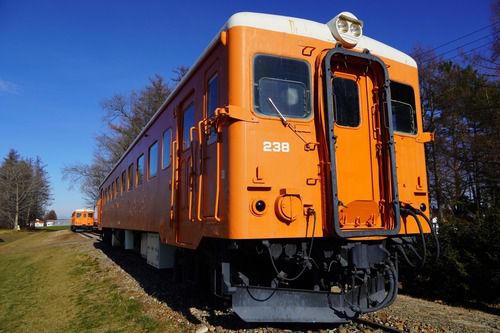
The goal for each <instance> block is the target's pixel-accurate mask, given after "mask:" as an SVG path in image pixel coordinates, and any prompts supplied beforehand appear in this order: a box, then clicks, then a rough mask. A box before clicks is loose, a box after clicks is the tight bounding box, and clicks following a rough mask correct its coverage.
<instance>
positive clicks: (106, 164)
mask: <svg viewBox="0 0 500 333" xmlns="http://www.w3.org/2000/svg"><path fill="white" fill-rule="evenodd" d="M187 72H188V68H187V67H185V66H180V67H178V68H176V69H175V70H174V74H175V76H174V78H173V79H172V80H171V81H172V82H173V83H172V84H169V83H167V82H165V80H164V79H163V78H162V77H161V76H160V75H155V76H154V77H153V78H151V79H150V82H149V84H148V85H147V86H146V87H145V88H144V89H142V90H141V91H139V92H135V91H133V92H131V93H130V94H128V95H115V96H113V97H111V98H109V99H107V100H105V101H104V102H103V103H102V105H101V106H102V109H103V110H104V112H105V113H104V117H103V121H104V123H105V125H106V130H105V131H104V132H103V133H101V134H99V135H98V136H97V137H96V149H95V151H94V154H93V159H92V162H91V163H89V164H71V165H67V166H65V167H64V168H63V170H62V171H63V179H64V180H68V181H70V183H71V185H70V187H73V185H74V184H79V185H80V190H81V191H82V195H83V197H84V199H85V201H86V202H87V204H89V205H91V206H94V205H95V203H96V201H97V198H98V197H99V185H100V184H101V182H102V181H103V180H104V178H105V177H106V175H107V174H108V173H109V172H110V171H111V170H112V168H113V166H114V165H115V164H116V163H117V162H118V160H119V159H120V158H121V156H122V155H123V154H124V153H125V151H126V150H127V149H128V147H129V146H130V145H131V144H132V142H133V141H134V139H135V138H136V137H137V136H138V135H139V133H140V132H141V131H142V129H143V128H144V126H146V124H147V123H148V122H149V120H150V119H151V117H153V115H154V114H155V113H156V112H157V111H158V109H159V108H160V107H161V105H162V104H163V103H164V102H165V100H166V99H167V97H168V96H169V95H170V94H171V92H172V91H173V87H174V85H176V84H178V83H179V82H180V80H181V79H182V77H183V76H184V75H185V74H186V73H187Z"/></svg>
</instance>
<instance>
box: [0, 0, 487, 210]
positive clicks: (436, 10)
mask: <svg viewBox="0 0 500 333" xmlns="http://www.w3.org/2000/svg"><path fill="white" fill-rule="evenodd" d="M344 10H347V11H351V12H352V13H354V14H355V15H356V16H357V17H358V18H360V19H361V20H363V21H364V23H365V27H364V33H365V34H366V35H368V36H370V37H372V38H375V39H378V40H380V41H382V42H384V43H386V44H389V45H391V46H393V47H395V48H398V49H400V50H402V51H404V52H410V51H411V49H412V48H413V47H414V46H415V45H416V44H422V45H425V46H429V47H436V46H439V45H442V44H444V43H446V42H448V41H451V40H453V39H455V38H457V37H460V36H463V35H465V34H467V33H470V32H472V31H475V30H477V29H479V28H482V27H484V26H487V25H488V24H490V1H488V0H480V1H462V2H460V3H458V2H457V1H449V0H446V1H427V0H421V1H413V2H406V1H383V0H379V1H366V0H352V1H344V2H341V1H284V0H276V1H272V0H267V1H261V0H258V1H249V0H246V1H245V0H241V1H237V0H233V1H216V0H213V1H190V0H185V1H182V2H181V1H179V2H175V3H173V1H96V0H85V1H83V0H75V1H64V0H45V1H36V0H31V1H30V0H24V1H23V0H0V157H1V158H3V157H5V156H6V155H7V152H8V151H9V149H11V148H14V149H16V150H18V151H19V153H20V154H21V155H22V156H27V157H35V156H40V157H41V158H42V160H43V162H44V163H45V164H47V171H48V172H49V175H50V178H51V183H52V188H53V196H54V202H53V203H52V206H51V208H53V209H55V210H56V212H57V213H58V215H59V217H60V218H64V217H67V216H68V215H69V214H70V212H71V211H72V210H73V209H75V208H79V207H83V206H84V201H83V199H82V198H81V195H80V193H79V189H78V187H75V188H74V189H72V190H71V189H69V185H70V184H68V183H67V182H63V181H62V179H61V178H62V175H61V169H62V168H63V167H64V166H65V165H68V164H73V163H75V162H83V163H88V162H90V161H91V158H92V152H93V149H94V138H95V136H96V135H97V134H98V133H100V132H101V131H103V130H104V128H103V127H102V121H101V119H102V115H103V111H102V108H101V107H100V103H101V102H102V101H103V100H105V99H107V98H109V97H111V96H113V95H115V94H119V93H125V94H126V93H128V92H130V91H132V90H139V89H141V88H142V87H144V86H145V85H146V84H147V83H148V78H150V77H152V76H153V75H154V74H155V73H158V74H161V75H163V76H164V77H166V78H170V77H172V76H173V74H172V70H173V69H174V68H176V67H177V66H179V65H187V66H190V65H191V64H192V63H193V62H194V61H195V60H196V59H197V57H198V56H199V55H200V53H201V52H202V51H203V50H204V48H205V47H206V46H207V44H208V43H209V41H210V40H211V39H212V37H213V36H214V35H215V33H216V32H217V31H218V30H219V29H220V27H221V26H222V25H223V23H224V22H225V21H226V19H227V18H228V17H229V16H231V14H233V13H235V12H239V11H254V12H264V13H271V14H280V15H287V16H295V17H300V18H305V19H310V20H314V21H318V22H327V21H329V20H330V19H331V18H333V17H334V16H335V15H336V14H338V13H339V12H341V11H344ZM489 33H490V30H483V31H481V32H478V33H477V34H474V35H472V36H470V37H469V38H468V39H462V40H460V41H458V42H456V43H454V44H452V45H449V46H448V47H445V48H441V49H439V52H438V53H440V52H445V51H447V50H450V49H451V50H452V49H454V48H456V47H457V46H459V45H461V44H464V43H466V42H470V41H473V40H474V38H476V39H480V37H482V36H485V35H487V34H489ZM486 41H487V40H486ZM484 42H485V40H484V39H483V40H478V41H477V42H476V43H472V44H471V45H469V46H467V47H465V49H466V50H467V49H471V48H474V47H477V46H480V45H482V44H484ZM486 50H487V49H486V48H482V49H479V50H478V51H483V52H486ZM455 54H456V53H455V52H450V53H448V54H446V56H448V57H453V56H454V55H455Z"/></svg>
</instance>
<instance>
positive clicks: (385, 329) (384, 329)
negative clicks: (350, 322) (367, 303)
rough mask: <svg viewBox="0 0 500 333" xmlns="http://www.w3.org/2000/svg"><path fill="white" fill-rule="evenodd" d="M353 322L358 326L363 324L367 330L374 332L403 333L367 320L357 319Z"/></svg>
mask: <svg viewBox="0 0 500 333" xmlns="http://www.w3.org/2000/svg"><path fill="white" fill-rule="evenodd" d="M354 322H355V323H358V324H363V325H365V326H367V327H368V328H371V329H374V330H375V331H377V330H382V332H389V333H402V332H404V331H401V330H398V329H397V328H394V327H391V326H386V325H382V324H379V323H377V322H374V321H371V320H367V319H359V318H358V319H357V320H355V321H354Z"/></svg>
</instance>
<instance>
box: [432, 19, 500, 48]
mask: <svg viewBox="0 0 500 333" xmlns="http://www.w3.org/2000/svg"><path fill="white" fill-rule="evenodd" d="M497 23H500V21H496V22H493V23H491V24H488V25H486V26H484V27H482V28H479V29H477V30H474V31H472V32H469V33H467V34H465V35H463V36H460V37H458V38H455V39H454V40H451V41H449V42H446V43H444V44H441V45H439V46H436V47H434V48H432V49H430V50H429V51H427V52H424V54H426V53H431V52H433V51H436V50H437V49H440V48H442V47H445V46H448V45H450V44H453V43H455V42H456V41H459V40H461V39H464V38H466V37H469V36H472V35H473V34H475V33H477V32H479V31H483V30H485V29H487V28H490V27H492V26H494V25H496V24H497Z"/></svg>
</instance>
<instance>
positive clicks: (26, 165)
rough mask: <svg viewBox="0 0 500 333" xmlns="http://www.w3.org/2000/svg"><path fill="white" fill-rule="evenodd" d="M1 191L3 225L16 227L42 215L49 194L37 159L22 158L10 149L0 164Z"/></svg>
mask: <svg viewBox="0 0 500 333" xmlns="http://www.w3.org/2000/svg"><path fill="white" fill-rule="evenodd" d="M0 193H2V195H1V197H0V223H1V224H2V226H4V227H10V228H13V229H18V228H19V226H23V227H24V226H27V225H28V224H29V222H30V220H31V219H33V218H36V217H41V216H42V215H43V212H44V210H45V206H46V205H47V204H48V203H49V202H50V200H51V194H50V185H49V182H48V176H47V173H46V171H45V167H44V165H43V164H42V162H41V160H40V158H36V159H35V160H32V159H24V158H21V157H20V155H19V154H18V153H17V152H16V151H15V150H11V151H10V152H9V153H8V155H7V157H6V158H5V159H4V161H3V163H2V165H1V166H0Z"/></svg>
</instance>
